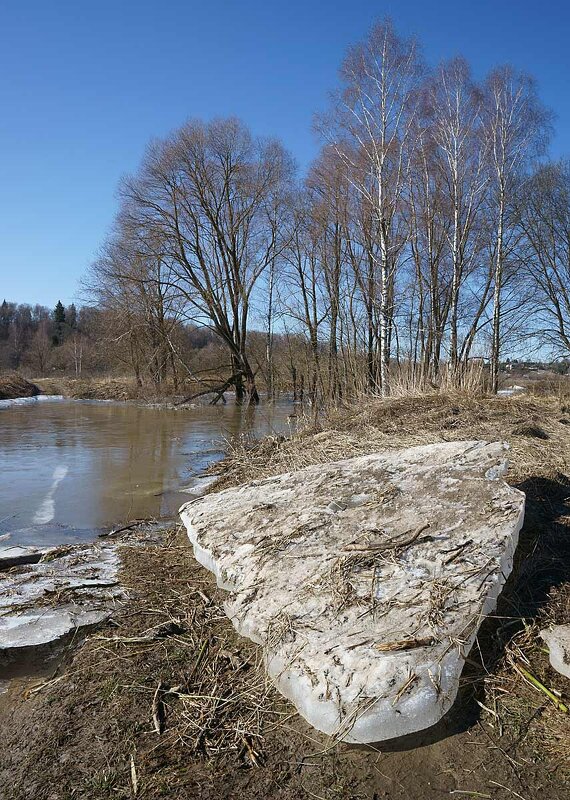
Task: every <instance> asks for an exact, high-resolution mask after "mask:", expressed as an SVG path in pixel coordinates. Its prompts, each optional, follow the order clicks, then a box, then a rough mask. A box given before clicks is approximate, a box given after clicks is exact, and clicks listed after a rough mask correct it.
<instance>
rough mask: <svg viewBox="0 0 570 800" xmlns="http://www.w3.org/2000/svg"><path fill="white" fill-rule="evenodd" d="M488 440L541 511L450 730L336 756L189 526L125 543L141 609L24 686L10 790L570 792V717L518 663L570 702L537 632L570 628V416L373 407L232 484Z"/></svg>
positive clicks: (286, 448) (293, 441) (533, 410)
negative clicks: (267, 669)
mask: <svg viewBox="0 0 570 800" xmlns="http://www.w3.org/2000/svg"><path fill="white" fill-rule="evenodd" d="M475 437H482V438H487V439H497V438H501V439H507V440H508V441H510V443H511V445H512V449H511V456H512V457H511V463H512V467H511V471H510V473H509V475H508V479H509V482H510V483H512V484H513V485H515V486H517V487H518V488H521V489H523V490H524V491H525V492H526V494H527V515H526V522H525V526H524V529H523V531H522V534H521V541H520V545H519V549H518V554H517V563H516V566H515V570H514V571H513V574H512V576H511V578H510V579H509V581H508V583H507V584H506V587H505V590H504V593H503V595H502V598H501V602H500V606H499V609H498V611H497V614H496V615H495V616H494V617H493V618H492V619H489V620H488V621H487V622H486V623H485V625H484V626H483V629H482V631H481V634H480V636H479V640H478V643H477V645H476V646H475V647H474V649H473V651H472V653H471V659H470V662H469V664H468V666H467V669H466V671H465V673H464V675H463V679H462V690H461V693H460V698H459V701H458V703H457V704H456V705H455V706H454V708H453V709H452V711H451V712H450V713H449V714H448V715H447V717H446V718H444V720H443V721H442V722H441V723H440V724H439V725H438V726H436V728H433V729H431V730H428V731H424V732H422V733H421V734H416V735H414V736H413V737H407V738H406V739H405V740H396V741H395V742H392V743H384V744H383V745H382V747H381V748H380V749H378V748H374V747H366V748H364V747H360V748H358V747H350V746H347V745H338V744H334V743H333V742H330V741H329V740H327V738H326V737H325V736H322V735H321V734H319V733H317V732H316V731H315V730H314V729H312V728H310V727H309V726H308V725H306V724H305V723H304V722H303V721H302V720H301V719H300V718H299V716H298V715H297V714H296V713H295V711H294V709H293V708H292V707H291V706H290V705H288V704H287V703H286V701H284V700H283V699H282V698H281V697H280V696H279V695H277V694H276V693H275V692H274V691H273V689H272V688H271V686H270V685H269V684H268V683H267V681H266V679H265V676H264V673H263V670H262V668H261V664H260V663H259V657H260V654H259V649H258V648H257V647H256V646H255V645H253V644H251V643H250V642H249V641H248V640H245V639H242V638H240V637H238V636H237V635H236V634H235V632H234V630H233V628H232V626H231V624H230V623H229V622H228V620H227V618H226V617H225V615H224V614H223V611H222V609H221V603H222V601H223V593H221V592H219V591H218V590H217V589H216V587H215V586H214V584H213V579H212V576H211V575H210V574H209V573H207V572H206V571H205V570H203V569H202V568H201V567H200V566H199V565H198V564H197V563H196V562H195V560H194V559H193V556H192V551H191V548H190V547H189V545H188V542H187V539H186V536H185V535H184V534H183V533H182V532H181V530H180V527H179V526H176V527H175V528H172V529H170V530H168V531H163V532H162V533H161V534H160V541H156V542H151V543H145V544H142V545H137V546H135V545H130V544H129V543H128V542H127V543H125V546H124V547H123V548H122V549H121V553H122V562H123V563H122V567H121V573H120V579H121V582H122V584H123V585H124V586H125V587H126V588H127V589H128V592H129V599H128V601H127V602H126V604H125V605H124V606H122V607H121V608H120V609H118V610H117V613H115V614H113V617H112V620H111V621H109V623H107V624H106V625H105V626H104V627H101V628H99V629H98V630H97V631H96V632H94V633H92V634H90V635H89V636H87V637H86V638H85V639H84V640H83V642H82V643H81V644H80V646H78V647H72V648H69V649H68V650H66V652H65V657H64V661H63V662H62V664H61V666H59V667H58V668H57V671H56V672H55V673H52V674H51V675H49V676H47V678H48V680H47V681H46V680H45V678H44V679H42V680H41V681H38V682H36V683H35V685H30V684H29V683H28V684H27V685H26V686H24V685H23V684H20V685H19V691H18V692H17V693H16V696H14V697H13V698H12V700H13V702H12V703H11V705H10V711H9V713H6V714H4V715H2V716H0V736H1V737H2V740H3V744H4V752H5V753H6V758H5V759H4V761H3V763H2V766H1V767H0V795H2V790H4V793H5V794H6V795H7V796H10V797H12V798H14V799H15V800H20V798H22V800H23V798H28V797H31V796H33V797H37V798H40V800H44V798H46V800H47V799H48V798H49V800H68V798H71V797H73V798H90V799H91V798H95V800H99V798H101V800H103V798H111V797H113V798H127V797H133V796H136V797H139V798H145V800H155V798H159V797H169V798H174V800H178V798H180V800H182V798H187V797H200V798H238V797H240V798H241V797H243V795H244V794H246V793H247V794H248V796H250V797H251V798H252V800H261V799H262V798H279V799H280V800H293V798H295V799H296V798H311V797H317V798H321V799H322V798H324V800H341V798H342V799H343V800H344V799H345V798H358V799H359V800H360V799H362V800H364V799H365V798H366V800H370V799H371V798H391V799H392V800H404V798H405V800H420V798H421V800H424V799H425V800H435V798H443V797H449V796H453V793H457V796H461V795H463V796H472V797H475V796H478V797H486V798H492V799H493V800H503V799H504V800H506V799H507V798H512V797H513V796H515V797H519V798H521V797H522V798H524V800H534V798H539V797H543V796H544V797H550V798H553V800H562V798H564V797H567V796H568V789H569V787H570V755H569V751H570V748H569V746H568V745H569V742H570V721H569V719H568V715H567V714H563V713H562V712H561V711H560V710H559V709H558V708H557V707H556V706H555V705H554V704H553V703H552V702H551V701H550V700H549V699H548V697H546V696H545V695H544V694H543V693H542V692H541V691H539V690H537V689H536V688H534V687H532V686H531V685H529V684H528V683H527V682H525V679H524V677H523V675H522V674H521V673H520V671H518V670H517V669H516V667H515V665H516V664H520V663H524V664H525V665H526V668H527V671H528V672H530V673H531V674H533V675H534V676H536V677H538V678H539V679H540V681H541V682H542V683H544V684H545V685H546V686H548V687H550V688H553V689H555V690H557V691H560V692H561V694H562V695H563V696H565V697H566V698H568V694H569V691H568V685H567V681H565V679H564V678H562V677H561V676H559V675H558V674H557V673H555V672H553V671H552V670H551V668H550V666H549V663H548V656H547V654H546V653H545V652H544V645H543V643H542V642H541V641H540V639H539V638H538V631H539V629H540V628H541V627H544V626H545V625H547V624H548V623H550V622H554V623H560V622H567V621H568V619H569V618H570V567H569V566H568V565H569V564H570V535H569V531H570V527H569V526H570V505H569V503H568V498H569V495H570V481H569V479H568V475H569V474H570V407H567V406H565V405H564V404H563V403H561V402H560V401H558V400H556V399H553V398H544V399H543V398H525V397H517V398H500V399H486V400H477V399H474V398H465V397H449V396H448V397H442V396H432V397H423V398H415V399H413V398H410V399H406V400H391V401H370V402H368V403H366V404H363V405H361V406H360V407H358V408H352V409H345V410H342V411H339V412H336V413H335V414H334V415H332V416H331V417H330V418H329V419H328V420H326V421H324V422H323V423H322V424H321V427H320V428H319V429H315V428H313V429H305V430H303V431H302V432H300V433H299V434H297V435H295V436H293V437H290V438H284V437H282V436H274V437H271V438H267V439H264V440H263V441H260V442H258V443H257V444H255V445H253V446H248V447H246V446H244V445H239V446H234V448H233V450H232V452H231V453H230V454H229V456H228V458H227V459H226V461H225V462H224V463H223V464H222V465H221V475H220V478H219V480H218V487H220V486H222V485H224V486H230V485H235V484H237V483H240V482H241V481H243V480H248V479H251V478H252V477H255V478H259V477H263V476H265V475H269V474H275V473H277V472H281V471H284V470H288V469H295V468H298V467H301V466H305V465H308V464H309V463H324V462H326V461H330V460H334V459H337V458H342V457H348V456H351V455H357V454H364V453H367V452H374V451H375V450H378V449H383V448H386V447H399V446H411V445H413V444H421V443H428V442H435V441H446V440H451V439H466V438H475ZM217 468H218V469H220V466H219V465H218V467H217ZM213 488H214V489H215V488H216V487H213ZM14 787H18V788H17V790H16V791H15V790H14Z"/></svg>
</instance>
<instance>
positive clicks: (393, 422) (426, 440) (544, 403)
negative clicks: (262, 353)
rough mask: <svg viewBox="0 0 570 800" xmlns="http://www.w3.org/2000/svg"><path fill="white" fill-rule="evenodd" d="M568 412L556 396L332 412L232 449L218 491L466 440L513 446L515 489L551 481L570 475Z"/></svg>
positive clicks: (435, 398) (429, 401) (450, 399)
mask: <svg viewBox="0 0 570 800" xmlns="http://www.w3.org/2000/svg"><path fill="white" fill-rule="evenodd" d="M569 414H570V407H568V408H567V407H566V406H565V405H564V404H563V403H562V402H561V401H559V400H558V399H557V398H551V397H534V396H533V397H529V396H526V395H522V396H518V397H510V398H507V397H498V398H497V397H477V396H473V395H469V394H464V393H448V394H436V393H432V394H429V395H417V396H408V397H405V398H390V399H386V400H382V399H378V398H369V399H367V400H362V401H360V403H358V404H357V405H355V406H351V407H349V408H341V409H339V410H336V411H333V412H331V413H330V415H329V416H328V417H327V418H325V419H321V420H320V421H319V423H318V425H316V426H315V425H314V424H313V423H310V422H308V421H307V423H306V424H305V425H301V426H300V430H299V432H298V433H297V434H296V435H294V436H292V437H291V438H287V439H286V438H284V437H282V436H274V437H269V438H267V439H263V440H261V441H254V442H251V441H249V440H242V441H241V442H238V443H237V444H234V445H230V448H229V449H230V452H229V455H228V458H227V459H226V460H225V462H223V464H222V466H221V479H220V482H219V484H218V488H220V487H222V486H230V485H237V484H239V483H241V482H243V481H245V480H248V479H250V478H251V477H252V476H254V477H255V478H264V477H268V476H269V475H275V474H278V473H280V472H287V471H289V470H295V469H300V468H302V467H306V466H310V465H312V464H324V463H327V462H330V461H336V460H339V459H343V458H350V457H352V456H358V455H365V454H367V453H373V452H375V451H378V450H384V449H388V448H395V447H412V446H414V445H422V444H433V443H435V442H445V441H454V440H455V441H457V440H461V439H486V440H489V441H495V440H498V439H502V440H505V441H508V442H509V444H510V446H511V451H510V456H509V460H510V465H511V467H510V472H509V480H510V481H511V482H513V483H516V482H520V481H523V480H525V479H526V478H530V477H532V476H534V477H538V476H541V477H549V478H551V477H555V476H556V475H557V474H558V473H568V471H569V470H570V466H569V464H570V416H569ZM219 469H220V467H219V466H218V465H216V467H215V470H216V471H218V470H219Z"/></svg>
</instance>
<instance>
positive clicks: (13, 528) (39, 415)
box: [0, 399, 292, 544]
mask: <svg viewBox="0 0 570 800" xmlns="http://www.w3.org/2000/svg"><path fill="white" fill-rule="evenodd" d="M291 411H292V405H291V404H290V403H286V402H283V403H277V404H275V405H271V406H263V405H262V406H260V407H259V408H257V409H252V410H250V411H243V410H241V409H239V408H237V407H236V406H235V405H233V404H232V405H230V404H229V403H228V404H227V405H226V406H218V407H211V406H200V407H196V408H188V409H183V410H171V409H165V408H147V407H144V406H139V405H136V404H131V403H115V402H110V403H109V402H90V401H77V400H63V399H61V400H55V399H51V400H50V399H41V400H40V401H32V402H25V403H21V404H6V405H4V406H3V407H1V408H0V539H1V538H2V537H4V539H8V538H9V539H10V543H11V544H38V543H42V544H44V543H45V544H59V543H65V542H71V541H81V540H82V539H90V538H92V537H93V535H94V532H95V531H99V530H100V529H108V528H109V527H112V526H114V525H116V524H117V523H119V522H123V521H127V520H131V519H134V518H147V517H157V518H161V517H172V516H174V515H175V514H176V511H177V509H178V508H179V506H180V505H181V504H182V503H183V502H185V501H186V500H188V499H189V495H188V494H185V493H184V492H183V491H181V490H182V489H183V488H184V487H186V486H188V485H189V484H191V483H192V479H193V478H194V477H195V476H196V475H199V474H200V473H201V472H202V471H203V470H204V469H205V467H206V466H207V465H208V464H209V463H211V462H212V461H214V460H216V459H219V458H220V457H221V455H222V453H223V450H224V447H225V446H226V444H227V440H228V439H233V438H235V437H238V436H240V435H253V436H264V435H267V434H272V433H282V432H288V431H289V430H290V425H291V423H290V422H289V421H288V420H287V417H288V415H290V414H291ZM7 534H9V536H7Z"/></svg>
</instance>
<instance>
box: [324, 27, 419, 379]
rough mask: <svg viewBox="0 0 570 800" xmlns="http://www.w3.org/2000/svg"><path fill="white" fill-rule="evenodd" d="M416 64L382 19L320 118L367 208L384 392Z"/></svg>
mask: <svg viewBox="0 0 570 800" xmlns="http://www.w3.org/2000/svg"><path fill="white" fill-rule="evenodd" d="M422 72H423V70H422V65H421V62H420V59H419V56H418V47H417V44H416V42H415V40H407V39H403V38H400V37H399V36H398V35H397V33H396V32H395V30H394V27H393V25H392V23H391V22H390V21H384V22H382V23H380V24H378V25H376V26H375V27H374V28H373V29H372V31H371V33H370V35H369V36H368V37H367V39H366V40H365V41H363V42H362V43H360V44H358V45H356V46H355V47H353V48H352V49H351V50H350V51H349V53H348V55H347V57H346V59H345V61H344V63H343V65H342V68H341V81H342V88H341V90H340V91H339V93H338V95H337V99H336V102H335V104H334V108H333V110H332V112H331V114H330V115H329V116H328V117H327V118H323V119H322V120H321V121H320V126H321V129H322V131H323V132H324V134H325V136H326V138H327V139H328V140H329V141H330V142H331V144H332V146H333V147H334V149H335V150H336V152H337V155H338V157H339V158H340V159H342V160H343V161H344V162H345V164H346V166H347V170H348V180H349V181H350V183H351V185H352V186H353V187H354V189H355V190H356V191H357V192H358V193H359V195H360V196H361V197H362V198H363V199H364V200H365V201H366V203H367V204H368V206H369V208H370V209H371V210H372V212H373V215H374V221H375V231H374V235H375V236H377V237H378V252H377V254H376V251H375V250H373V251H372V252H373V253H374V256H373V257H374V259H375V260H377V261H378V268H379V269H378V273H379V280H380V298H379V306H380V307H379V319H380V383H381V387H380V388H381V391H382V393H383V394H385V395H386V394H389V390H390V385H389V370H390V345H391V337H392V326H393V318H394V284H395V279H396V268H397V265H398V260H399V257H400V254H401V252H402V249H403V247H404V244H405V238H404V237H403V235H402V226H401V217H400V213H401V205H402V199H403V194H404V191H405V187H406V185H407V171H408V168H409V147H410V144H411V143H410V132H411V127H412V122H413V120H414V116H415V113H416V105H417V90H418V86H419V82H420V79H421V77H422Z"/></svg>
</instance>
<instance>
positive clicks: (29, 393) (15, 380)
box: [0, 372, 40, 400]
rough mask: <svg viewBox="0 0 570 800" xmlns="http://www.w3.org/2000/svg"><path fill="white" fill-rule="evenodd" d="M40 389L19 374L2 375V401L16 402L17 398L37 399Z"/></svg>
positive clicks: (0, 391)
mask: <svg viewBox="0 0 570 800" xmlns="http://www.w3.org/2000/svg"><path fill="white" fill-rule="evenodd" d="M39 393H40V389H39V388H38V387H37V386H36V385H35V384H33V383H30V381H27V380H26V379H25V378H22V376H21V375H18V373H17V372H10V373H8V374H7V375H0V400H14V399H15V398H17V397H35V396H36V395H38V394H39Z"/></svg>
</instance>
